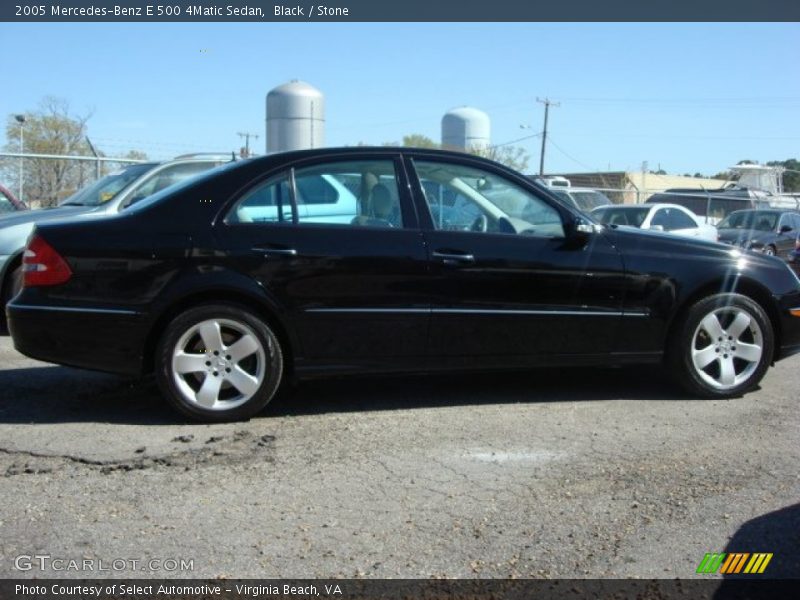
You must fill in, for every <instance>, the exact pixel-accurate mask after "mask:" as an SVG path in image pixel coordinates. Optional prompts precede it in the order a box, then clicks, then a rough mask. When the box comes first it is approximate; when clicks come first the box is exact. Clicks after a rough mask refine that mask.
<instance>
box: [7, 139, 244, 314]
mask: <svg viewBox="0 0 800 600" xmlns="http://www.w3.org/2000/svg"><path fill="white" fill-rule="evenodd" d="M234 159H235V156H234V155H232V154H211V153H209V154H187V155H183V156H178V157H177V158H175V159H174V160H170V161H166V162H161V163H157V162H149V163H140V164H135V165H131V166H129V167H125V168H123V169H120V170H119V171H116V172H114V173H111V174H109V175H106V176H105V177H103V178H101V179H98V180H97V181H95V182H94V183H93V184H91V185H89V186H87V187H85V188H83V189H82V190H79V191H78V192H76V193H75V194H73V195H72V196H70V197H69V198H67V199H66V200H64V201H63V202H62V203H61V204H60V205H59V206H57V207H55V208H45V209H41V210H27V211H24V212H20V213H12V214H7V215H3V216H0V301H2V307H3V309H5V305H6V304H7V303H8V301H9V300H11V298H13V297H14V296H16V295H17V293H18V292H19V290H20V288H21V282H22V252H23V250H24V248H25V243H26V241H27V239H28V236H29V235H30V234H31V231H33V228H34V226H35V225H36V224H37V223H41V222H44V221H52V220H55V219H68V218H71V217H74V216H77V215H87V214H92V215H98V216H102V215H108V214H116V213H118V212H120V211H123V210H125V209H126V208H128V207H129V206H131V205H132V204H135V203H136V202H138V201H139V200H142V199H143V198H146V197H147V196H150V195H151V194H154V193H155V192H158V191H160V190H162V189H164V188H166V187H168V186H170V185H172V184H174V183H178V182H179V181H183V180H184V179H186V178H188V177H192V176H194V175H197V174H199V173H201V172H203V171H207V170H208V169H212V168H214V167H217V166H219V165H222V164H224V163H226V162H230V161H231V160H234Z"/></svg>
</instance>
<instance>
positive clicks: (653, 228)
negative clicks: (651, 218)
mask: <svg viewBox="0 0 800 600" xmlns="http://www.w3.org/2000/svg"><path fill="white" fill-rule="evenodd" d="M650 230H651V231H664V226H663V225H650Z"/></svg>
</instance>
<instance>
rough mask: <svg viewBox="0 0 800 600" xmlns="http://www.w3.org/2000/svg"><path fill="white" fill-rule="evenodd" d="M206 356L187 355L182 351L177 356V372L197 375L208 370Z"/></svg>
mask: <svg viewBox="0 0 800 600" xmlns="http://www.w3.org/2000/svg"><path fill="white" fill-rule="evenodd" d="M206 368H207V367H206V357H205V355H204V354H186V353H185V352H183V351H181V352H179V353H178V354H176V356H175V371H177V372H178V373H181V374H183V373H197V372H199V371H205V370H206Z"/></svg>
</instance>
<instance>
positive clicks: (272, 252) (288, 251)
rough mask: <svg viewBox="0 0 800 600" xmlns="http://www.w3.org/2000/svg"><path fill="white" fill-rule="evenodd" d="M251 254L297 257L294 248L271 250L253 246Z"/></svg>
mask: <svg viewBox="0 0 800 600" xmlns="http://www.w3.org/2000/svg"><path fill="white" fill-rule="evenodd" d="M253 252H258V253H259V254H263V255H265V256H297V250H295V249H294V248H272V247H270V246H254V247H253Z"/></svg>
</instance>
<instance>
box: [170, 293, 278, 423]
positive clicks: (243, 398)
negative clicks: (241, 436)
mask: <svg viewBox="0 0 800 600" xmlns="http://www.w3.org/2000/svg"><path fill="white" fill-rule="evenodd" d="M214 324H216V326H215V325H214ZM201 332H202V333H201ZM214 332H219V334H218V335H217V334H216V333H214ZM204 336H205V337H204ZM215 337H216V339H217V342H218V343H216V342H214V341H213V339H215ZM245 337H247V338H248V339H247V340H244V338H245ZM207 341H211V343H209V344H206V342H207ZM239 341H243V343H242V344H241V345H240V346H238V347H237V346H236V343H237V342H239ZM217 348H218V349H217ZM237 348H238V350H237ZM250 348H256V349H255V350H252V351H250ZM228 350H231V354H227V352H228ZM245 351H249V353H248V354H246V355H243V356H242V357H239V356H236V352H238V353H239V354H242V353H243V352H245ZM199 361H202V362H199ZM181 368H183V369H188V370H181ZM198 369H202V370H198ZM283 370H284V359H283V351H282V349H281V345H280V342H279V341H278V337H277V335H275V333H274V332H273V330H272V329H271V328H270V326H269V325H268V324H267V323H266V322H264V320H263V319H261V318H260V317H258V316H257V315H256V314H255V313H253V312H252V311H251V310H249V309H247V308H245V307H242V306H238V305H233V304H207V305H202V306H197V307H195V308H191V309H189V310H187V311H186V312H184V313H182V314H180V315H179V316H177V317H176V318H175V319H173V321H172V322H171V323H170V324H169V325H168V326H167V328H166V331H165V332H164V335H163V336H162V338H161V340H160V341H159V344H158V347H157V348H156V354H155V372H156V380H157V381H158V386H159V388H160V389H161V392H162V393H163V395H164V396H165V397H166V399H167V401H168V402H169V403H170V404H171V405H172V406H173V407H174V408H175V409H177V410H178V411H179V412H181V413H183V414H184V415H187V416H189V417H191V418H192V419H194V420H197V421H203V422H207V423H220V422H225V421H240V420H245V419H249V418H250V417H252V416H253V415H255V414H257V413H258V412H260V411H261V410H262V409H263V408H264V407H265V406H266V405H267V404H268V403H269V401H270V400H272V397H273V396H274V395H275V392H276V391H277V389H278V386H279V385H280V383H281V379H282V378H283ZM243 384H246V385H243ZM215 389H216V392H214V390H215ZM212 398H214V400H213V401H212V400H211V399H212Z"/></svg>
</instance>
